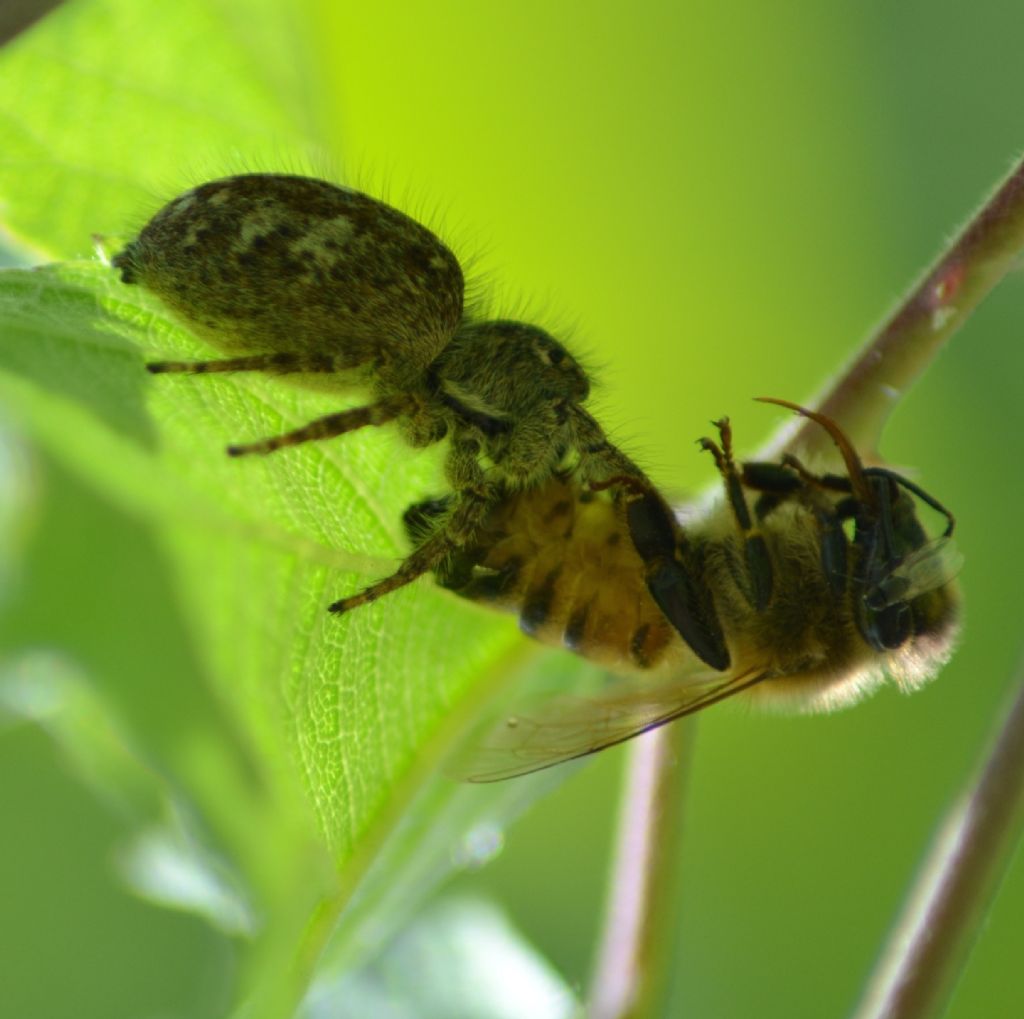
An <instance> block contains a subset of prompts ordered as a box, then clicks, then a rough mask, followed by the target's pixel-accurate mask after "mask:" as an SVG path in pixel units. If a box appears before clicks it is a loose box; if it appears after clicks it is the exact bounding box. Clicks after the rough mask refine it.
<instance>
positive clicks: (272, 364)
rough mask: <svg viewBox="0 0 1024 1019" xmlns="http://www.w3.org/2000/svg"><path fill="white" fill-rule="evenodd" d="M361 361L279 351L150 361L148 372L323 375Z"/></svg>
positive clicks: (352, 365)
mask: <svg viewBox="0 0 1024 1019" xmlns="http://www.w3.org/2000/svg"><path fill="white" fill-rule="evenodd" d="M357 363H358V362H357V361H353V360H352V359H351V358H339V357H335V356H333V355H332V354H300V353H287V352H279V353H276V354H246V355H245V356H243V357H226V358H220V359H218V360H216V361H150V362H149V363H148V364H147V365H146V371H148V372H150V373H151V374H153V375H166V374H170V373H185V374H189V375H206V374H210V373H213V372H270V373H271V374H274V375H288V374H291V373H293V372H309V373H311V374H317V375H323V374H331V373H333V372H340V371H347V370H349V369H351V368H354V367H355V366H356V364H357Z"/></svg>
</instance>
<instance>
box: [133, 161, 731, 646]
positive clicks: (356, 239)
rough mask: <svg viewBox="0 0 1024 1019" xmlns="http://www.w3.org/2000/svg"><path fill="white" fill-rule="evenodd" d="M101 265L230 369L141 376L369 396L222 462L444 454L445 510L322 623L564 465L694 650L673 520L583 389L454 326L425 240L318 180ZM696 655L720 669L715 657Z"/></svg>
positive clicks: (540, 342)
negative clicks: (375, 437) (322, 445)
mask: <svg viewBox="0 0 1024 1019" xmlns="http://www.w3.org/2000/svg"><path fill="white" fill-rule="evenodd" d="M113 265H114V266H115V267H116V268H118V269H119V270H120V271H121V279H122V281H123V282H125V283H137V284H140V285H142V286H143V287H145V288H146V289H148V290H150V291H152V292H153V293H154V294H156V295H157V296H158V297H160V298H161V299H162V300H163V301H164V303H165V304H167V305H168V306H169V307H170V308H171V309H172V310H173V311H175V312H176V313H177V314H178V315H179V316H180V317H181V318H182V320H183V321H184V322H185V323H186V324H187V325H188V326H189V327H190V328H192V329H193V330H194V331H195V332H196V333H198V334H199V335H201V336H202V337H203V338H204V339H206V340H207V341H209V342H210V343H211V344H212V345H213V346H215V347H217V348H218V349H219V350H221V351H223V352H224V353H225V354H228V355H230V356H228V357H226V358H224V359H220V360H212V361H198V362H182V361H156V362H153V363H150V364H149V365H147V367H148V369H149V371H151V372H153V373H157V374H160V373H170V372H185V373H206V372H230V371H263V372H269V373H273V374H282V375H283V374H288V373H291V374H298V375H306V376H316V377H317V378H318V379H319V380H320V384H319V388H321V389H323V388H337V389H338V390H342V389H346V390H347V389H349V388H351V386H352V385H353V383H354V384H356V385H361V386H363V387H364V388H366V389H367V390H369V391H370V392H371V393H372V394H373V398H374V399H373V402H372V403H370V404H368V405H366V406H363V407H357V408H354V409H351V410H345V411H341V412H339V413H335V414H329V415H327V416H326V417H323V418H320V419H318V420H316V421H313V422H310V423H309V424H307V425H305V426H303V427H302V428H298V429H296V430H294V431H291V432H287V433H285V434H283V435H276V436H272V437H270V438H265V439H262V440H260V441H257V442H249V443H245V444H240V445H233V446H229V447H228V453H229V454H230V455H231V456H242V455H246V454H250V453H269V452H271V451H273V450H277V449H281V448H283V447H285V446H291V445H296V444H298V443H301V442H308V441H311V440H318V439H327V438H331V437H333V436H337V435H342V434H344V433H345V432H350V431H353V430H355V429H357V428H362V427H365V426H367V425H381V424H384V423H385V422H388V421H395V422H396V423H397V424H398V425H399V427H400V429H401V431H402V433H403V435H404V437H405V438H406V439H407V440H408V442H409V443H411V444H412V445H413V446H417V447H422V446H427V445H429V444H431V443H434V442H437V441H439V440H440V439H442V438H443V437H445V436H447V437H448V438H449V441H450V450H449V453H448V456H447V459H446V462H445V474H446V478H447V481H448V484H449V485H450V486H451V488H452V491H453V497H452V499H451V500H450V501H449V503H448V504H447V505H446V508H445V510H444V512H443V513H442V514H440V515H439V516H438V518H437V519H436V520H434V521H433V526H432V527H431V529H430V531H429V533H424V534H422V535H421V539H422V540H421V543H420V544H419V545H418V547H416V548H415V550H414V551H413V552H412V553H411V554H410V555H409V556H408V557H407V558H406V559H405V560H404V562H402V564H401V565H400V566H399V568H398V569H397V570H396V571H395V572H394V573H393V574H392V575H391V576H389V577H386V578H384V579H382V580H379V581H377V582H376V583H374V584H371V585H370V586H368V587H366V588H365V589H364V590H362V591H360V592H358V593H356V594H353V595H350V596H348V597H346V598H342V599H340V600H338V601H336V602H334V603H333V604H332V605H331V606H330V611H332V612H337V613H340V612H346V611H348V610H350V609H353V608H356V607H357V606H359V605H364V604H366V603H367V602H371V601H373V600H375V599H377V598H379V597H381V596H382V595H385V594H387V593H388V592H390V591H393V590H395V589H396V588H399V587H401V586H403V585H404V584H407V583H409V582H410V581H412V580H414V579H415V578H416V577H418V576H420V575H421V574H422V573H425V572H427V571H429V570H432V569H435V568H437V567H438V566H439V564H442V563H443V562H444V561H445V560H446V559H447V558H448V557H451V556H453V555H455V554H457V553H458V552H459V550H461V549H463V548H465V547H466V546H467V545H468V544H470V543H471V542H472V541H473V540H474V538H475V537H476V536H477V534H478V533H479V531H480V529H481V527H482V526H483V523H484V521H485V520H486V519H487V517H488V514H490V513H491V511H492V510H494V508H495V507H496V506H498V505H499V504H500V503H501V502H502V501H503V500H506V499H508V498H509V497H510V495H512V494H514V493H517V492H523V491H528V490H530V489H531V488H532V487H535V486H537V485H538V484H541V483H543V482H544V481H545V480H546V479H547V478H549V477H551V475H552V474H553V473H554V472H555V471H556V470H558V469H559V468H560V467H561V466H563V465H565V464H566V463H567V462H568V463H571V465H572V470H573V472H574V474H575V476H576V477H577V478H578V480H579V483H580V484H581V485H582V486H584V487H588V488H589V487H594V488H611V489H612V490H613V491H614V501H615V503H616V506H617V507H619V508H620V510H621V511H622V512H627V513H629V514H630V516H631V518H632V519H633V520H634V521H636V526H633V527H632V530H633V533H634V535H635V536H636V537H635V539H634V540H636V538H639V540H638V541H637V547H638V550H639V551H640V554H641V556H642V557H643V558H644V561H645V563H646V564H647V568H648V573H649V578H650V579H649V583H650V586H651V591H652V593H653V595H654V597H655V600H656V601H658V604H659V605H662V606H663V608H664V609H665V611H666V613H667V615H668V618H669V619H670V620H671V621H672V623H673V624H674V625H675V626H677V627H679V629H680V632H681V633H682V634H683V636H684V637H685V638H686V639H688V640H691V642H694V643H696V644H697V645H698V647H699V646H700V635H699V632H697V633H696V634H695V632H694V631H695V628H694V626H693V623H692V619H691V617H692V616H693V615H694V612H695V611H696V613H697V615H698V616H699V614H700V609H699V607H697V608H696V609H695V607H694V606H693V605H691V604H690V596H689V586H690V582H689V579H688V577H687V574H686V572H685V570H684V568H683V565H682V564H681V563H680V562H679V561H678V560H677V559H676V557H675V546H674V533H675V532H674V517H673V516H672V511H671V510H670V508H669V507H668V505H667V504H666V503H665V501H664V500H663V499H662V498H661V496H660V495H659V494H658V493H657V490H656V489H655V488H654V485H653V484H652V483H651V482H650V480H649V479H648V478H647V477H646V475H645V474H644V473H643V472H642V471H641V470H640V468H639V467H637V466H636V464H634V463H633V462H632V461H631V460H630V459H629V458H628V457H627V456H626V455H625V454H623V453H622V452H621V451H620V450H619V449H617V448H616V447H615V446H614V445H612V444H611V443H610V442H609V441H608V439H607V437H606V436H605V434H604V432H603V431H602V429H601V427H600V425H598V423H597V422H596V421H595V420H594V418H593V417H592V416H591V415H590V414H589V413H588V412H587V411H586V410H585V409H584V407H583V403H584V402H585V401H586V399H587V396H588V393H589V389H590V385H589V381H588V378H587V375H586V373H585V372H584V370H583V369H582V368H581V367H580V365H579V363H578V362H577V361H576V360H575V359H574V358H573V357H572V356H571V355H570V354H569V352H568V351H567V350H566V349H565V347H563V346H562V344H561V343H559V342H558V341H557V340H556V339H554V338H553V337H552V336H550V335H549V334H548V333H546V332H545V331H544V330H542V329H540V328H538V327H536V326H533V325H527V324H525V323H522V322H512V321H473V320H471V319H470V318H469V317H467V316H466V315H465V314H464V308H463V296H464V283H463V275H462V270H461V268H460V266H459V263H458V261H457V260H456V258H455V256H454V255H453V254H452V252H451V251H450V250H449V249H448V248H447V247H446V246H445V245H444V244H443V243H442V242H441V241H440V240H439V239H438V238H437V237H436V236H434V234H432V233H431V232H430V231H428V230H427V229H426V228H425V227H423V226H421V225H420V224H418V223H416V222H415V221H414V220H412V219H410V218H409V217H408V216H406V215H404V214H403V213H401V212H398V211H397V210H395V209H393V208H391V207H389V206H387V205H385V204H384V203H382V202H379V201H377V200H375V199H373V198H370V197H368V196H367V195H364V194H361V193H359V192H357V191H352V190H348V189H345V188H340V187H336V186H334V185H332V184H328V183H326V182H324V181H320V180H314V179H311V178H306V177H296V176H285V175H278V174H250V175H245V176H237V177H228V178H225V179H223V180H215V181H211V182H209V183H206V184H202V185H200V186H199V187H196V188H194V189H192V190H191V191H188V192H186V193H185V194H183V195H181V196H179V197H178V198H176V199H174V200H173V201H172V202H170V203H169V204H168V205H166V206H165V207H164V208H163V209H161V210H160V211H159V212H158V213H157V214H156V215H155V216H154V217H153V218H152V219H151V220H150V221H149V222H148V223H147V224H146V226H145V227H144V228H143V229H142V231H141V232H140V234H139V236H138V237H137V238H136V240H134V241H132V242H131V243H130V244H128V245H127V247H126V248H125V249H124V250H123V251H122V252H120V253H119V254H118V255H117V256H116V257H115V258H114V259H113ZM631 507H632V508H631ZM699 630H700V627H697V631H699ZM702 651H703V654H704V656H705V657H706V658H707V660H709V661H710V662H711V664H715V663H716V662H718V663H721V661H722V655H723V654H724V648H723V647H717V646H708V647H706V648H703V649H702ZM698 653H701V651H698Z"/></svg>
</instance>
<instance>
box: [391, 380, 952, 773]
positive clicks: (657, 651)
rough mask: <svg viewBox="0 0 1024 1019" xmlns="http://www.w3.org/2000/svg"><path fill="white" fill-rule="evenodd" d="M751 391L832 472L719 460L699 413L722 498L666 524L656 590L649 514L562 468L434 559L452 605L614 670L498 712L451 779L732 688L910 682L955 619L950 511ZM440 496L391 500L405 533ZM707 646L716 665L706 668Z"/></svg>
mask: <svg viewBox="0 0 1024 1019" xmlns="http://www.w3.org/2000/svg"><path fill="white" fill-rule="evenodd" d="M765 402H769V403H776V404H780V405H781V406H784V407H788V408H790V409H792V410H794V411H796V412H798V413H800V414H803V415H805V416H806V417H808V418H810V419H811V420H813V421H814V422H816V423H817V424H818V425H819V426H820V427H821V428H823V429H825V431H826V432H827V433H828V435H829V436H831V438H832V439H833V441H834V443H835V445H836V446H837V447H838V449H839V452H840V454H841V457H842V460H843V463H844V468H845V472H844V473H842V474H832V473H820V474H816V473H813V472H812V471H810V470H808V469H807V467H805V466H804V465H803V464H802V463H801V462H800V461H799V460H798V459H797V458H796V457H795V456H792V455H787V456H784V457H783V458H782V459H781V460H779V461H778V462H772V463H768V462H765V463H757V462H754V463H744V464H737V463H736V462H735V461H734V459H733V454H732V434H731V429H730V427H729V423H728V421H727V420H726V419H723V420H722V421H719V422H716V425H717V428H718V432H719V437H718V440H717V441H715V440H712V439H710V438H704V439H702V440H701V441H700V444H701V446H702V447H703V448H704V449H705V450H707V451H708V452H710V453H711V454H712V456H713V457H714V459H715V464H716V467H717V469H718V471H719V473H720V475H721V477H722V480H723V484H724V488H725V498H724V500H722V501H721V503H720V504H719V505H718V506H717V507H716V508H715V509H714V510H713V511H711V512H710V513H709V514H708V515H706V516H705V517H704V518H703V519H700V520H697V521H694V522H692V523H689V524H688V525H687V526H685V527H683V526H681V525H680V524H679V523H678V522H677V521H676V520H675V518H673V521H672V528H673V538H672V541H671V544H672V546H673V547H674V549H675V555H676V557H677V560H678V562H680V563H681V564H683V567H684V571H685V573H686V576H687V581H688V583H687V586H686V587H685V589H684V588H682V587H681V586H680V585H679V584H678V583H677V582H676V581H675V580H673V581H672V583H671V584H670V586H669V587H670V595H669V597H668V598H662V599H661V600H659V599H658V598H657V597H656V594H657V591H658V583H659V581H658V577H657V573H658V570H659V567H658V565H657V558H658V555H660V554H661V553H662V552H663V551H664V549H665V547H666V540H665V539H664V536H662V535H659V534H658V533H657V532H658V530H659V529H660V528H661V527H662V524H663V518H662V516H661V514H660V511H655V512H654V513H651V514H649V513H648V512H647V509H646V507H645V500H646V498H647V495H646V493H643V494H641V495H640V496H639V497H638V498H637V499H635V500H634V501H633V502H632V503H629V504H627V505H625V506H623V505H622V504H621V502H619V503H617V502H616V500H614V499H611V498H606V497H604V494H603V493H602V492H600V491H597V492H595V491H593V490H592V489H591V488H590V487H588V486H587V485H585V484H581V482H580V479H579V477H578V476H576V475H574V474H571V473H568V474H561V475H554V476H551V477H549V478H548V479H547V481H545V482H544V483H543V484H540V485H537V486H535V487H533V488H531V489H529V490H525V491H522V492H517V493H512V494H510V495H509V497H508V498H507V499H506V500H504V501H503V502H501V503H499V504H498V505H497V506H496V507H495V508H494V510H492V512H491V514H490V516H489V517H488V519H487V521H486V523H485V525H484V527H483V528H481V529H480V530H479V532H478V534H477V538H476V541H475V543H474V544H473V545H472V546H469V545H467V546H465V547H463V548H462V549H461V550H460V552H459V555H458V556H457V557H455V558H453V559H452V560H450V561H449V562H447V563H446V564H444V565H443V567H440V568H438V569H437V570H436V572H437V575H438V579H439V581H440V582H441V583H442V584H443V585H445V586H447V587H450V588H451V589H453V590H454V591H455V592H456V593H457V594H459V595H461V596H462V597H464V598H468V599H470V600H472V601H475V602H479V603H481V604H484V605H488V606H492V607H495V608H499V609H504V610H509V611H513V612H516V613H518V615H519V621H520V625H521V627H522V629H523V630H524V631H525V632H526V633H527V634H529V635H530V636H532V637H534V638H536V639H537V640H540V641H542V642H544V643H546V644H550V645H554V646H560V647H565V648H568V649H569V650H571V651H574V652H576V653H577V654H580V655H582V656H583V657H585V658H588V659H590V660H592V661H594V662H596V663H598V664H600V665H602V666H604V667H606V668H608V669H609V670H611V671H613V672H619V673H625V674H627V675H628V676H629V677H630V678H627V679H619V680H618V681H617V682H616V683H614V684H613V685H612V687H611V688H610V689H609V690H608V691H607V692H605V693H601V694H597V695H594V696H591V697H575V696H564V695H563V696H562V697H560V698H555V699H553V700H550V701H548V702H547V703H545V704H542V705H541V706H540V707H539V708H538V709H537V710H536V711H527V712H526V713H523V714H517V715H515V716H512V717H509V718H507V719H505V720H504V721H503V722H502V723H501V724H500V725H499V726H497V727H496V728H495V729H494V730H493V731H492V732H491V733H490V735H489V736H488V737H487V738H486V740H485V742H484V745H483V747H482V748H477V749H476V750H475V751H474V752H473V754H472V756H471V759H470V760H469V761H468V762H466V761H464V762H462V763H460V765H459V770H460V771H462V772H463V774H464V776H465V777H467V778H469V779H470V780H473V781H495V780H498V779H504V778H510V777H512V776H516V775H521V774H525V773H527V772H531V771H535V770H538V769H541V768H546V767H549V766H551V765H553V764H558V763H560V762H562V761H567V760H570V759H572V758H576V757H581V756H584V755H586V754H591V753H595V752H596V751H598V750H602V749H604V748H605V747H609V746H612V745H614V744H616V743H620V742H622V741H624V740H627V739H629V738H631V737H632V736H635V735H638V734H639V733H641V732H646V731H647V730H649V729H652V728H655V727H657V726H659V725H663V724H665V723H666V722H670V721H673V720H674V719H677V718H679V717H681V716H683V715H687V714H691V713H692V712H695V711H699V710H701V709H702V708H705V707H708V706H709V705H711V704H715V703H717V702H718V701H721V700H724V699H726V698H728V697H732V696H735V695H738V694H741V693H742V694H745V695H746V696H747V697H748V698H750V699H752V700H754V701H757V702H760V703H761V704H764V705H767V706H770V707H771V706H775V707H782V708H790V709H796V710H803V711H815V710H818V711H827V710H831V709H834V708H837V707H840V706H844V705H846V704H850V703H853V702H854V701H856V700H857V699H859V698H861V697H863V696H864V695H866V694H867V693H869V692H871V691H873V690H874V689H875V688H876V687H877V686H878V685H879V684H880V683H881V682H882V681H883V679H884V677H885V676H887V675H888V676H891V677H892V678H893V679H894V680H895V682H896V683H897V685H898V686H900V687H901V688H902V689H905V690H911V689H914V688H916V687H918V686H919V685H921V684H922V683H924V682H925V681H926V680H927V679H929V678H930V677H931V676H932V675H933V674H934V673H935V671H936V670H937V669H938V668H939V667H940V666H941V665H942V664H943V663H944V662H945V661H946V660H947V658H948V657H949V655H950V654H951V651H952V645H953V641H954V639H955V636H956V633H957V630H958V615H959V613H958V598H957V594H956V591H955V587H954V584H953V583H952V577H953V573H954V572H955V570H956V568H957V563H956V557H955V553H954V551H953V548H952V542H951V536H952V533H953V527H954V520H953V516H952V514H951V513H950V512H949V511H948V510H947V509H946V508H945V507H944V506H942V504H941V503H939V502H938V501H937V500H935V499H934V498H933V497H932V496H930V495H929V494H928V493H927V492H925V491H924V490H922V489H921V488H919V487H918V486H917V485H915V484H914V483H913V482H911V481H910V480H909V479H908V478H906V477H903V476H902V475H900V474H897V473H896V472H894V471H891V470H889V469H887V468H884V467H867V466H864V465H863V463H862V462H861V460H860V458H859V457H858V455H857V453H856V452H855V450H854V449H853V447H852V445H851V444H850V442H849V441H848V439H847V438H846V436H845V435H844V433H843V432H842V430H841V429H840V428H839V426H838V425H837V424H836V423H835V422H834V421H833V420H831V419H830V418H828V417H826V416H825V415H823V414H818V413H815V412H813V411H810V410H805V409H803V408H800V407H798V406H796V405H795V404H791V403H788V402H787V401H783V400H766V401H765ZM443 502H444V500H440V501H438V500H432V501H428V502H425V503H421V504H418V505H415V506H412V507H410V508H409V510H408V511H407V512H406V517H405V522H406V527H407V529H408V530H409V531H410V534H411V536H412V537H413V538H414V540H415V539H417V538H420V537H421V536H422V535H423V533H424V532H425V531H429V529H430V527H431V520H432V517H433V516H435V515H436V514H439V513H441V512H443ZM919 504H921V505H925V506H928V507H930V508H931V509H932V510H933V511H935V512H936V513H937V514H938V515H939V516H941V517H942V518H944V519H945V521H946V525H945V528H944V530H943V532H942V534H941V535H940V536H939V537H937V538H929V536H928V534H927V533H926V531H925V529H924V527H923V526H922V524H921V522H920V520H919V518H918V506H919ZM647 539H650V542H651V544H652V546H653V547H654V548H655V549H656V550H657V554H652V549H651V548H645V541H646V540H647ZM652 564H654V565H652ZM652 578H653V584H652ZM662 593H664V591H662ZM673 599H677V600H683V601H685V602H686V603H687V605H686V611H685V612H684V613H683V614H684V615H688V616H689V617H690V618H692V619H696V620H698V621H699V624H700V625H699V627H698V628H697V631H698V645H699V646H694V644H693V643H692V642H690V641H689V639H688V638H687V636H686V634H685V633H683V632H682V631H681V629H680V627H679V626H677V625H674V623H673V622H672V621H670V619H669V617H668V616H667V614H666V611H665V609H664V603H666V602H667V603H668V604H669V606H670V609H671V608H672V603H673ZM678 614H679V612H678V610H677V615H678ZM718 642H720V644H721V648H722V649H723V653H724V659H719V661H720V664H715V663H709V661H708V659H709V657H710V656H709V654H708V653H707V650H708V648H709V647H710V646H712V645H713V644H716V643H718Z"/></svg>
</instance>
